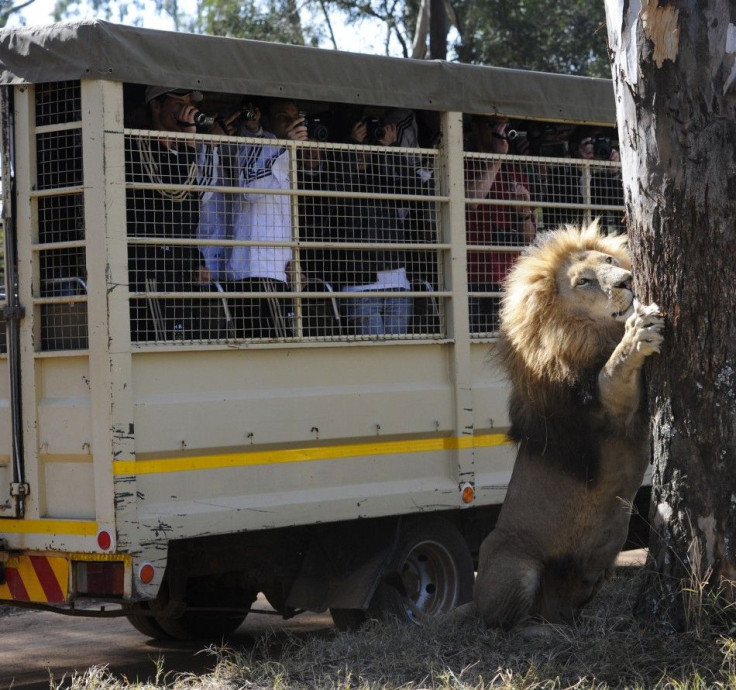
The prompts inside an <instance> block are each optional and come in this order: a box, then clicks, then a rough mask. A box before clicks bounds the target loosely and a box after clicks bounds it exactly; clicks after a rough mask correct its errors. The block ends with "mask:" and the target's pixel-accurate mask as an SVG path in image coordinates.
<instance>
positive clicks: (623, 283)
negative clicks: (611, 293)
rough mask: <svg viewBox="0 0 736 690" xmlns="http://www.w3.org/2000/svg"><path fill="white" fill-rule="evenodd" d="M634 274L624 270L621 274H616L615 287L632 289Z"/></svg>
mask: <svg viewBox="0 0 736 690" xmlns="http://www.w3.org/2000/svg"><path fill="white" fill-rule="evenodd" d="M632 281H633V276H632V275H631V273H629V272H628V271H622V272H621V275H618V276H616V278H615V279H614V281H613V287H615V288H619V289H620V290H631V285H632Z"/></svg>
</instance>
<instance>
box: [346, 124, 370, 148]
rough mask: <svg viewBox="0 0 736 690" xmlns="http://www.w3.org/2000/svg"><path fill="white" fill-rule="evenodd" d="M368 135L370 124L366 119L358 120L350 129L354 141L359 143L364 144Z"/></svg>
mask: <svg viewBox="0 0 736 690" xmlns="http://www.w3.org/2000/svg"><path fill="white" fill-rule="evenodd" d="M367 136H368V125H366V123H365V120H360V121H358V122H356V123H355V124H354V125H353V128H352V129H351V130H350V138H351V139H352V140H353V141H357V142H358V143H359V144H362V143H363V142H364V141H365V140H366V137H367Z"/></svg>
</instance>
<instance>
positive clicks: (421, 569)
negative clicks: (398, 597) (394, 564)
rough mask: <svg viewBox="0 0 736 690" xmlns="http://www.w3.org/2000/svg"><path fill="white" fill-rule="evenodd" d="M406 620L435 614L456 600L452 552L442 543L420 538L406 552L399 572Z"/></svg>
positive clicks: (447, 609) (457, 576)
mask: <svg viewBox="0 0 736 690" xmlns="http://www.w3.org/2000/svg"><path fill="white" fill-rule="evenodd" d="M399 575H400V578H401V584H402V586H403V590H404V592H405V593H406V594H405V596H404V597H402V599H403V606H404V610H405V611H406V616H407V618H408V619H409V620H411V621H413V622H415V623H420V622H421V621H420V619H421V618H422V617H423V616H436V615H439V614H440V613H444V612H445V611H449V610H450V609H452V608H453V607H454V606H455V605H456V604H457V599H458V591H459V577H460V575H459V573H458V569H457V566H456V564H455V561H454V559H453V557H452V554H451V553H450V552H449V551H448V550H447V549H446V548H445V547H444V546H442V545H441V544H438V543H436V542H432V541H426V542H421V543H419V544H417V545H415V546H414V548H413V549H412V550H411V551H410V552H409V553H408V554H407V556H406V559H405V560H404V563H403V565H402V567H401V572H400V573H399Z"/></svg>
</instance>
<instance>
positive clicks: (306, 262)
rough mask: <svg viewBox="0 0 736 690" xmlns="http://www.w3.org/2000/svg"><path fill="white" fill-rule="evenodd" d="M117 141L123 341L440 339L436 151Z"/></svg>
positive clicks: (177, 139) (146, 137) (143, 136)
mask: <svg viewBox="0 0 736 690" xmlns="http://www.w3.org/2000/svg"><path fill="white" fill-rule="evenodd" d="M125 141H126V180H127V219H128V238H129V282H130V294H131V333H132V337H133V340H134V342H139V343H140V342H149V343H150V342H172V341H199V342H219V341H223V340H233V339H234V340H255V341H274V340H275V341H282V340H290V341H296V340H304V339H346V338H351V339H356V338H412V337H427V336H432V337H438V336H440V335H441V334H442V332H443V305H442V299H441V297H440V296H439V294H435V293H439V291H440V290H441V287H442V285H441V282H442V279H443V277H442V275H441V270H440V267H441V265H442V262H441V260H440V259H441V251H442V250H441V248H440V247H439V245H438V240H439V231H438V225H437V215H438V214H437V207H438V203H440V202H439V201H438V200H437V199H435V198H433V197H436V196H437V182H436V175H435V166H436V157H437V152H436V151H434V150H419V149H400V148H396V147H392V148H387V147H375V146H347V145H338V144H335V145H332V144H322V143H319V144H317V143H311V142H309V143H300V144H296V143H295V142H291V141H289V142H287V141H279V140H276V139H273V138H257V139H254V138H249V139H248V138H234V137H219V138H218V137H212V136H199V137H196V139H195V138H194V137H192V136H186V135H184V136H182V135H171V136H169V135H168V133H167V136H166V138H165V139H163V140H162V139H161V137H160V134H159V135H156V134H155V133H152V132H146V131H141V130H129V131H128V132H127V134H126V138H125Z"/></svg>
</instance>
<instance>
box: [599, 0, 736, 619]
mask: <svg viewBox="0 0 736 690" xmlns="http://www.w3.org/2000/svg"><path fill="white" fill-rule="evenodd" d="M606 13H607V20H608V31H609V44H610V47H611V59H612V75H613V79H614V86H615V91H616V100H617V109H618V125H619V136H620V140H621V148H622V164H623V170H624V189H625V198H626V208H627V216H628V222H629V237H630V246H631V251H632V259H633V265H634V271H635V275H636V289H637V291H638V293H639V295H640V298H641V300H642V301H643V302H650V301H656V302H657V303H658V304H659V305H660V307H662V309H663V311H664V312H665V314H666V316H667V320H668V325H667V332H666V344H665V348H664V349H663V352H662V356H661V357H659V358H657V360H656V361H654V362H653V363H651V364H650V365H648V368H647V377H648V393H649V405H650V410H651V413H652V449H653V462H654V478H653V482H654V484H653V496H652V503H653V505H652V513H651V520H652V528H653V530H652V548H651V553H652V563H653V565H654V568H653V572H652V575H651V576H650V578H649V581H648V582H647V585H646V587H645V591H644V594H643V597H642V598H641V600H640V604H641V606H640V611H641V612H642V613H645V614H646V615H647V616H648V617H652V616H653V617H654V618H655V619H657V620H658V621H660V622H661V623H663V624H664V625H666V626H667V627H670V628H674V629H678V630H681V629H684V628H686V627H688V626H689V625H691V624H692V620H691V617H692V616H693V615H695V613H694V612H693V609H692V607H691V606H689V604H688V602H687V597H686V596H685V597H684V596H683V587H686V586H687V585H686V584H683V583H687V582H688V578H693V579H694V580H695V581H698V582H706V581H707V583H708V587H709V588H711V589H716V588H722V587H723V586H724V585H725V589H724V594H725V596H726V597H727V598H730V599H731V600H733V598H734V590H733V587H731V586H729V585H728V582H727V581H729V580H731V581H732V580H736V481H735V480H734V469H736V88H734V87H733V84H734V81H736V76H734V75H736V60H735V58H736V29H735V28H734V26H735V25H736V16H735V15H736V5H734V3H733V2H729V1H728V0H699V1H697V2H696V1H695V0H677V1H674V2H668V3H665V2H662V0H659V3H658V2H657V0H641V2H639V1H638V0H606ZM690 603H692V602H690Z"/></svg>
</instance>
